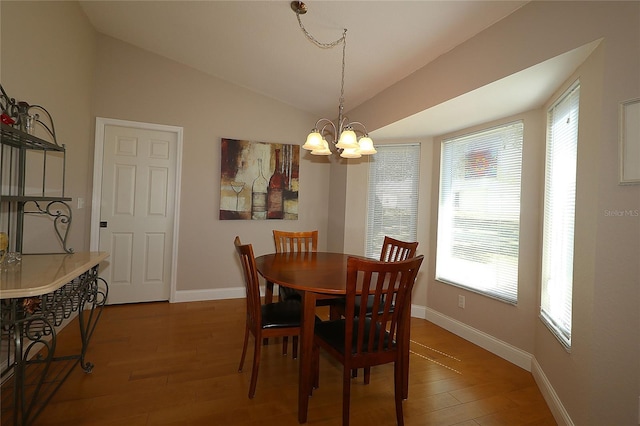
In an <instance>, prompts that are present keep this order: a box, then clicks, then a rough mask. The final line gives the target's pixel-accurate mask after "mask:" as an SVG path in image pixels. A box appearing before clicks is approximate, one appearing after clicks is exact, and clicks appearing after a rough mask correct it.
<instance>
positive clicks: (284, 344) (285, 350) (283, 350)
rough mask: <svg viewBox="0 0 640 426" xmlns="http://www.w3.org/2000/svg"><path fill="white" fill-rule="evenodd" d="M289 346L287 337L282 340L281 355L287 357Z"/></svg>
mask: <svg viewBox="0 0 640 426" xmlns="http://www.w3.org/2000/svg"><path fill="white" fill-rule="evenodd" d="M288 346H289V337H287V336H284V337H283V338H282V355H287V347H288Z"/></svg>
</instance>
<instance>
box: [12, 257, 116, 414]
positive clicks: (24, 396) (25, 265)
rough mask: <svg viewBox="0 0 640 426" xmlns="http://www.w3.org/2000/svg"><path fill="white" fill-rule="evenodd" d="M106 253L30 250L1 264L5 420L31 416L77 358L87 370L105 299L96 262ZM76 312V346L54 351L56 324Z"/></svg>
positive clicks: (89, 366)
mask: <svg viewBox="0 0 640 426" xmlns="http://www.w3.org/2000/svg"><path fill="white" fill-rule="evenodd" d="M108 256H109V255H108V254H107V253H104V252H81V253H73V254H30V255H23V256H22V261H21V262H20V263H18V264H14V265H9V266H7V267H4V268H3V269H2V270H0V299H1V301H0V303H1V305H0V308H1V315H0V337H1V340H0V344H1V347H0V352H1V353H2V359H1V360H0V362H1V366H2V369H1V376H0V377H1V379H2V422H3V423H4V424H13V425H27V424H30V423H31V422H33V420H34V419H35V418H36V417H37V416H38V414H40V412H41V411H42V409H43V408H44V406H45V405H46V404H47V403H48V402H49V400H50V399H51V397H52V396H53V394H54V393H55V392H56V390H57V389H58V388H59V387H60V386H61V385H62V383H63V382H64V381H65V379H66V378H67V377H68V375H69V374H70V373H71V371H72V370H73V368H74V367H75V366H76V365H77V364H80V366H81V367H82V369H83V370H84V371H85V372H87V373H89V372H91V370H92V368H93V365H92V364H91V363H89V362H86V361H85V359H84V357H85V354H86V351H87V346H88V344H89V340H90V339H91V335H92V334H93V331H94V330H95V327H96V324H97V322H98V320H99V318H100V315H101V313H102V309H103V307H104V305H105V303H106V300H107V295H108V285H107V283H106V282H105V281H104V280H103V279H102V278H99V277H98V266H99V264H100V262H102V261H103V260H105V259H106V258H107V257H108ZM75 313H78V323H79V325H80V339H81V349H80V352H79V353H76V354H57V353H56V333H57V329H58V328H59V327H60V326H61V325H63V323H65V321H66V320H70V318H71V316H72V315H74V314H75ZM7 399H8V400H7ZM5 421H6V422H7V423H5Z"/></svg>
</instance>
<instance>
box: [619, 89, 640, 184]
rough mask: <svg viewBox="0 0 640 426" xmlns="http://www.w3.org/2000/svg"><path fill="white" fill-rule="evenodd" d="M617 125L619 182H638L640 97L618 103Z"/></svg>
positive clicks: (639, 182)
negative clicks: (618, 128)
mask: <svg viewBox="0 0 640 426" xmlns="http://www.w3.org/2000/svg"><path fill="white" fill-rule="evenodd" d="M619 127H620V130H619V144H620V146H619V148H618V150H619V156H620V166H619V167H620V184H621V185H629V184H634V183H635V184H640V98H638V99H632V100H629V101H625V102H622V103H621V104H620V111H619Z"/></svg>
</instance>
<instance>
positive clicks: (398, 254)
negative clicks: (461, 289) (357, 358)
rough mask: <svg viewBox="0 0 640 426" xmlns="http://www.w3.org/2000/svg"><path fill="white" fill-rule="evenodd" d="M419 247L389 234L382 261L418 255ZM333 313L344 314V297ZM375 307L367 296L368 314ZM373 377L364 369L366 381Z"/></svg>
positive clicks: (386, 237) (358, 305)
mask: <svg viewBox="0 0 640 426" xmlns="http://www.w3.org/2000/svg"><path fill="white" fill-rule="evenodd" d="M417 249H418V242H417V241H412V242H407V241H401V240H397V239H395V238H391V237H389V236H387V235H385V237H384V241H383V242H382V249H381V250H380V261H381V262H399V261H402V260H407V259H410V258H412V257H414V256H415V255H416V250H417ZM361 300H362V299H361V298H360V297H356V312H359V310H360V303H361ZM331 309H332V310H333V313H331V316H332V317H334V318H335V317H336V312H338V313H339V315H344V299H337V300H336V301H335V303H334V305H333V306H332V308H331ZM372 309H373V296H369V297H368V298H367V315H369V316H370V315H371V312H372ZM391 309H393V305H391ZM351 373H352V377H358V369H356V368H354V369H353V371H352V372H351ZM370 378H371V369H370V368H365V369H364V383H365V384H369V381H370Z"/></svg>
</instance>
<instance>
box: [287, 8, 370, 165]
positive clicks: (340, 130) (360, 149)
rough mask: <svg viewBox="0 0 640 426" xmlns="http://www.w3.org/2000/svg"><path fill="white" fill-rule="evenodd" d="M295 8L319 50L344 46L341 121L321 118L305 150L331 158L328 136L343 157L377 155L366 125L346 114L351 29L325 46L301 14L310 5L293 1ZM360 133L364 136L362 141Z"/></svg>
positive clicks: (304, 29)
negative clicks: (345, 80)
mask: <svg viewBox="0 0 640 426" xmlns="http://www.w3.org/2000/svg"><path fill="white" fill-rule="evenodd" d="M290 6H291V9H292V10H293V11H294V12H295V14H296V18H297V19H298V25H299V26H300V29H301V30H302V33H303V34H304V35H305V37H306V38H307V40H309V41H311V42H312V43H313V44H315V45H316V47H319V48H321V49H330V48H333V47H336V46H337V45H338V44H340V43H342V69H341V74H342V76H341V77H342V78H341V80H340V99H339V101H340V102H339V105H338V118H337V119H336V120H329V119H328V118H320V119H319V120H318V121H316V125H315V126H314V127H313V129H312V130H311V132H310V133H309V135H308V136H307V140H306V142H305V143H304V145H302V148H304V149H306V150H309V151H311V154H312V155H331V153H332V149H331V148H330V147H329V142H328V141H327V139H326V138H327V137H330V138H331V143H332V145H331V146H334V147H335V148H334V149H333V151H334V152H336V151H337V152H338V153H340V157H342V158H360V157H361V156H363V155H371V154H375V153H376V152H377V151H376V149H375V147H374V146H373V141H372V140H371V138H370V137H369V134H368V133H367V129H366V128H365V126H364V124H362V123H361V122H359V121H353V122H349V119H348V118H347V117H346V116H345V115H344V75H345V69H346V56H347V55H346V51H347V29H346V28H345V29H344V30H343V32H342V37H340V38H339V39H337V40H335V41H332V42H330V43H323V42H321V41H319V40H318V39H316V38H315V37H314V36H313V35H311V33H309V31H307V29H306V28H305V26H304V24H303V23H302V19H301V18H300V15H303V14H305V13H307V6H306V5H305V4H304V3H303V2H301V1H292V2H291V4H290ZM358 134H360V135H361V136H360V137H359V138H358Z"/></svg>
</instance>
